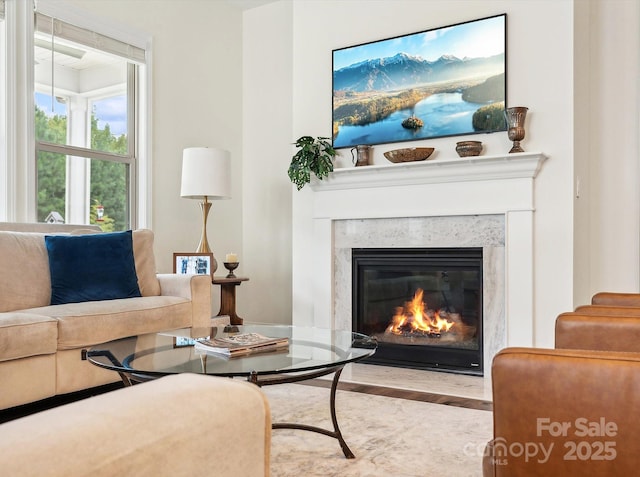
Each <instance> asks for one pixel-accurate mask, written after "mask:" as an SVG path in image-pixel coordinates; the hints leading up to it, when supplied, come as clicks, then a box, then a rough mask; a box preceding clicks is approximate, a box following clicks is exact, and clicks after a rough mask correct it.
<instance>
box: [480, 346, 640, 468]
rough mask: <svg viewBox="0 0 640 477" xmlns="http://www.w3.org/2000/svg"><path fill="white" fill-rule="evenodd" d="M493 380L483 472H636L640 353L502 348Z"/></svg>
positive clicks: (639, 459)
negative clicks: (489, 433) (490, 424)
mask: <svg viewBox="0 0 640 477" xmlns="http://www.w3.org/2000/svg"><path fill="white" fill-rule="evenodd" d="M492 380H493V409H494V440H493V441H492V442H491V443H490V445H489V446H488V450H489V451H490V455H486V456H485V457H484V463H483V464H484V465H483V468H484V475H485V477H488V476H493V475H495V476H497V477H507V476H508V477H519V476H522V477H536V476H539V477H552V476H558V477H584V476H589V477H600V476H602V477H604V476H606V477H612V476H621V477H622V476H630V475H638V472H639V469H640V453H639V452H638V442H640V419H639V417H638V413H637V410H638V409H639V408H640V355H638V354H635V353H611V352H598V351H578V350H549V349H540V348H507V349H505V350H503V351H501V352H499V353H498V354H497V355H496V357H495V359H494V361H493V366H492Z"/></svg>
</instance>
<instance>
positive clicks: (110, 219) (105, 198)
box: [90, 159, 130, 232]
mask: <svg viewBox="0 0 640 477" xmlns="http://www.w3.org/2000/svg"><path fill="white" fill-rule="evenodd" d="M90 197H91V220H90V223H92V224H98V225H100V227H101V228H102V230H103V231H105V232H111V231H120V230H127V229H129V228H130V227H129V200H128V197H129V166H128V165H127V164H121V163H119V162H111V161H101V160H98V159H92V160H91V188H90Z"/></svg>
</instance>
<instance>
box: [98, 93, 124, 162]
mask: <svg viewBox="0 0 640 477" xmlns="http://www.w3.org/2000/svg"><path fill="white" fill-rule="evenodd" d="M91 149H96V150H98V151H105V152H115V153H117V154H123V155H124V154H126V153H127V96H126V95H124V94H122V95H118V96H112V97H110V98H104V99H99V100H96V101H94V102H93V106H92V108H91Z"/></svg>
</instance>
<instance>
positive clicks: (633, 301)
mask: <svg viewBox="0 0 640 477" xmlns="http://www.w3.org/2000/svg"><path fill="white" fill-rule="evenodd" d="M591 304H592V305H609V306H635V307H640V293H615V292H599V293H596V294H595V295H593V296H592V297H591Z"/></svg>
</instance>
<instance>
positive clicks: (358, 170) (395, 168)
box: [310, 152, 547, 192]
mask: <svg viewBox="0 0 640 477" xmlns="http://www.w3.org/2000/svg"><path fill="white" fill-rule="evenodd" d="M546 159H547V156H545V155H544V154H543V153H541V152H520V153H514V154H504V155H499V156H473V157H463V158H459V159H435V160H426V161H418V162H402V163H397V164H388V165H373V166H360V167H345V168H340V169H335V170H334V171H333V172H332V173H330V174H329V177H328V178H326V179H324V180H322V181H320V180H317V179H314V180H312V181H311V183H310V186H311V189H313V190H314V191H316V192H322V191H329V190H345V189H361V188H367V187H389V186H402V185H413V184H430V183H446V182H468V181H486V180H497V179H519V178H535V177H536V175H537V174H538V171H540V168H541V167H542V163H543V162H544V161H545V160H546Z"/></svg>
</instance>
